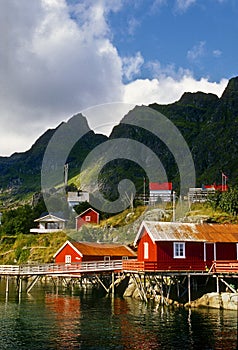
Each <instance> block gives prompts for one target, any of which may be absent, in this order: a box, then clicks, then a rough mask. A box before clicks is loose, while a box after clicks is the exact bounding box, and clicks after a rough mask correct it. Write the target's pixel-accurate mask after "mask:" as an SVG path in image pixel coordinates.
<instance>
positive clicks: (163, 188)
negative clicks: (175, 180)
mask: <svg viewBox="0 0 238 350" xmlns="http://www.w3.org/2000/svg"><path fill="white" fill-rule="evenodd" d="M172 187H173V186H172V182H162V183H159V182H150V184H149V189H150V204H153V203H155V202H157V201H158V200H161V201H162V202H169V201H171V199H172Z"/></svg>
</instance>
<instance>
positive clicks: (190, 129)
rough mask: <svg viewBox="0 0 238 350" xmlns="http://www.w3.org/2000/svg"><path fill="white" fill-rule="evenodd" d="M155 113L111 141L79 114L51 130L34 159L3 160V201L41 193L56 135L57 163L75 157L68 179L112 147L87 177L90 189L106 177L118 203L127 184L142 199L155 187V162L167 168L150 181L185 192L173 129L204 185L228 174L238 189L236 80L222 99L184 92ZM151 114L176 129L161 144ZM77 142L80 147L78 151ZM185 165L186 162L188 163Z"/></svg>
mask: <svg viewBox="0 0 238 350" xmlns="http://www.w3.org/2000/svg"><path fill="white" fill-rule="evenodd" d="M148 107H149V108H148ZM148 107H145V106H142V107H138V106H137V107H135V108H134V109H133V110H132V111H130V112H129V113H128V114H127V115H125V116H124V117H123V118H122V121H121V123H120V124H119V125H117V126H115V127H114V128H113V130H112V133H111V135H110V136H109V138H107V137H106V136H104V135H100V134H95V133H94V132H93V131H92V130H90V128H89V127H88V124H87V120H86V118H85V117H83V116H82V115H80V114H79V115H76V116H73V117H72V118H71V119H70V120H69V121H68V122H67V123H61V124H60V125H59V126H58V127H57V128H56V129H50V130H47V131H46V132H45V133H44V134H43V135H42V136H41V137H40V138H39V139H38V140H37V141H36V142H35V143H34V145H33V146H32V147H31V149H29V150H28V151H27V152H23V153H14V154H13V155H12V156H11V157H0V174H1V177H0V200H1V201H2V202H5V201H9V200H16V199H21V198H22V197H23V196H26V195H27V194H28V193H34V192H37V191H39V190H40V186H41V185H40V178H41V166H42V160H43V159H44V155H45V151H46V150H47V145H48V143H49V141H52V139H54V135H57V137H58V143H57V147H56V148H55V150H54V152H55V156H56V158H57V156H58V155H59V154H64V152H65V149H66V150H69V152H68V153H69V155H68V157H67V159H66V162H67V163H69V178H71V177H73V176H75V175H77V174H78V173H79V171H80V168H81V165H82V163H83V162H84V160H85V158H86V156H87V155H88V154H89V152H90V151H92V150H95V148H97V146H99V145H101V146H103V145H104V143H105V141H108V142H109V143H105V147H104V148H103V147H102V148H100V147H101V146H100V147H99V148H100V150H101V151H100V152H101V153H100V152H99V154H98V155H97V158H96V159H94V160H92V162H91V165H90V163H89V165H88V166H89V168H90V169H86V171H85V174H86V175H85V176H86V177H87V178H88V181H89V182H90V176H91V175H93V174H94V175H95V172H97V171H99V174H97V175H98V179H99V183H100V189H101V190H102V191H103V193H104V194H105V195H106V196H107V197H110V198H111V199H115V198H117V196H118V190H117V185H118V183H119V182H120V181H121V180H124V179H125V178H127V179H129V180H131V181H132V182H133V183H134V184H135V187H136V190H137V192H138V193H142V191H143V186H144V178H146V177H147V183H148V173H147V172H150V170H151V169H152V168H153V164H154V159H155V158H158V159H159V160H160V162H161V164H162V168H163V169H162V168H161V169H162V170H161V169H158V171H157V172H154V174H152V175H151V176H152V177H153V176H154V178H153V180H154V181H160V173H161V174H162V175H163V174H166V175H167V178H168V180H169V181H172V182H173V184H174V186H175V187H178V186H179V181H180V174H179V168H178V164H177V163H178V162H177V160H176V159H175V156H174V154H173V150H172V151H171V149H170V147H169V146H168V144H167V141H168V142H170V141H169V137H170V138H173V135H172V134H171V135H170V131H171V130H172V127H171V125H174V126H176V127H177V128H178V130H179V131H180V133H181V134H182V136H183V138H184V140H185V141H186V143H187V145H188V147H189V149H190V151H191V154H192V157H193V160H194V164H195V170H196V182H197V185H198V186H201V185H202V184H205V183H214V182H216V183H220V182H221V170H222V171H223V172H224V173H226V175H227V176H228V180H229V184H236V183H237V180H238V159H237V154H238V138H237V131H238V125H237V124H238V77H235V78H232V79H230V81H229V83H228V85H227V87H226V89H225V91H224V93H223V95H222V96H221V97H220V98H218V97H217V96H216V95H213V94H205V93H202V92H197V93H184V94H183V96H182V97H181V98H180V100H179V101H176V102H174V103H171V104H168V105H159V104H156V103H154V104H151V105H149V106H148ZM148 110H150V111H151V113H152V114H153V113H154V114H158V120H156V121H155V123H156V124H157V126H158V123H160V122H161V121H160V119H159V118H160V117H159V115H160V114H162V115H163V116H164V117H165V119H166V118H167V119H168V120H169V121H170V123H171V124H169V122H168V124H166V125H167V126H166V127H165V126H163V127H162V126H161V130H159V132H160V133H161V137H158V136H156V135H155V134H154V133H153V123H152V119H150V113H148ZM143 123H144V124H143ZM141 125H146V127H141ZM159 125H160V124H159ZM59 135H60V136H59ZM71 135H73V136H71ZM77 136H78V139H79V140H78V142H76V144H75V145H74V146H73V147H72V149H71V146H72V145H73V144H74V143H72V142H73V140H76V139H77ZM164 137H165V139H164V140H163V138H164ZM166 137H167V139H166ZM118 139H119V140H118ZM166 140H167V141H166ZM140 146H142V148H140ZM143 146H144V147H143ZM179 147H180V146H179V145H178V148H179ZM151 151H153V152H151ZM47 161H48V163H49V168H50V169H56V166H55V165H54V162H55V160H54V156H53V157H52V159H48V160H47ZM179 162H181V163H182V162H183V156H181V159H180V160H179ZM61 165H62V164H61ZM96 168H97V169H96ZM98 169H99V170H98ZM89 174H90V176H89ZM91 187H93V185H92V186H91Z"/></svg>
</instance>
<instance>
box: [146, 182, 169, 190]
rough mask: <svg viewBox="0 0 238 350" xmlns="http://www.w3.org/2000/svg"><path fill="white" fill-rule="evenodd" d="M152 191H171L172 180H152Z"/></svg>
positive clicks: (150, 185) (150, 186)
mask: <svg viewBox="0 0 238 350" xmlns="http://www.w3.org/2000/svg"><path fill="white" fill-rule="evenodd" d="M149 188H150V191H168V190H169V191H171V190H172V182H162V183H159V182H150V184H149Z"/></svg>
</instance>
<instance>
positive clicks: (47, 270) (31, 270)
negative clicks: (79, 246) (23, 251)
mask: <svg viewBox="0 0 238 350" xmlns="http://www.w3.org/2000/svg"><path fill="white" fill-rule="evenodd" d="M120 270H122V260H110V261H89V262H80V263H72V264H41V265H0V275H13V276H20V275H21V276H22V275H57V274H73V273H74V274H75V273H78V274H80V273H90V272H91V273H93V272H99V271H102V272H103V271H120Z"/></svg>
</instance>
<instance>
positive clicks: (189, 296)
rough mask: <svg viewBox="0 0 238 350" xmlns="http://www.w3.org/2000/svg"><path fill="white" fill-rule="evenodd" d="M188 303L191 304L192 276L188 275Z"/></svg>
mask: <svg viewBox="0 0 238 350" xmlns="http://www.w3.org/2000/svg"><path fill="white" fill-rule="evenodd" d="M188 303H189V304H190V303H191V275H190V274H188Z"/></svg>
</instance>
